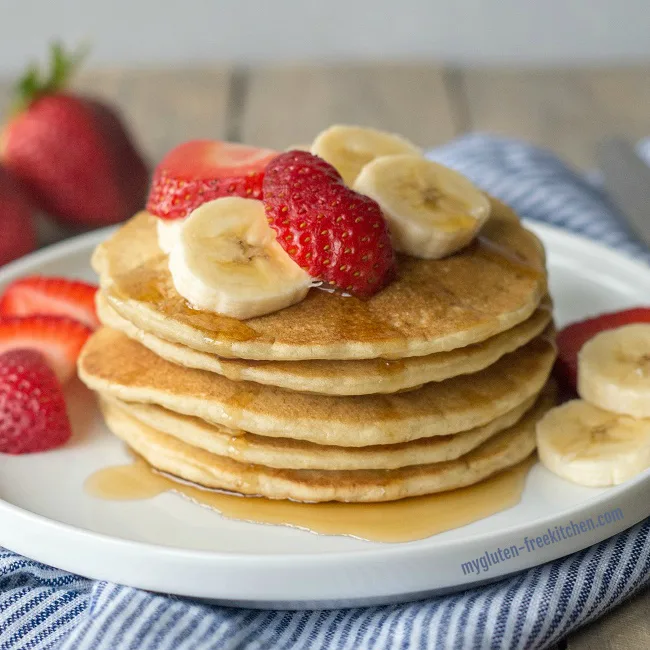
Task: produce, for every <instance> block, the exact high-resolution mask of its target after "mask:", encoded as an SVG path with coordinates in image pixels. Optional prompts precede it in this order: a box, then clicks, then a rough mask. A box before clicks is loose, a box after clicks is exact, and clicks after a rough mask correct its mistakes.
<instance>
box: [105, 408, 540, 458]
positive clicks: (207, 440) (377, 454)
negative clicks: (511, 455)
mask: <svg viewBox="0 0 650 650" xmlns="http://www.w3.org/2000/svg"><path fill="white" fill-rule="evenodd" d="M101 399H102V400H103V401H106V402H108V403H109V404H110V403H115V404H116V406H118V407H119V408H120V409H121V410H122V411H124V412H125V413H126V414H127V415H129V416H131V417H132V418H134V419H136V420H139V421H140V422H142V423H143V424H146V425H147V426H149V427H151V428H152V429H157V430H158V431H161V432H162V433H166V434H167V435H170V436H173V437H174V438H178V439H179V440H181V441H182V442H185V443H187V444H188V445H191V446H192V447H197V448H199V449H204V450H205V451H209V452H210V453H213V454H216V455H217V456H226V457H228V458H231V459H232V460H236V461H238V462H240V463H252V464H254V465H266V466H267V467H277V468H280V469H326V470H350V469H397V468H399V467H408V466H409V465H424V464H427V463H442V462H445V461H448V460H455V459H456V458H460V456H463V455H464V454H467V453H468V452H470V451H472V449H475V448H476V447H478V446H479V445H481V444H483V443H484V442H485V441H486V440H488V439H489V438H491V437H492V436H494V435H495V434H497V433H499V432H501V431H503V430H504V429H507V428H508V427H511V426H513V425H514V424H516V423H517V422H519V420H520V419H521V418H522V417H523V416H524V414H525V413H526V412H527V411H528V410H529V409H530V408H531V407H532V406H533V404H534V403H535V401H536V399H535V397H531V398H529V399H527V400H526V401H525V402H523V403H522V404H520V405H519V406H517V407H515V408H514V409H513V410H512V411H508V413H506V414H504V415H502V416H500V417H497V418H495V419H494V420H492V421H491V422H488V423H487V424H484V425H483V426H481V427H477V428H476V429H471V430H470V431H463V432H461V433H456V434H454V435H451V436H435V437H433V438H420V439H419V440H412V441H411V442H403V443H398V444H395V445H371V446H368V447H336V446H334V445H316V444H314V443H313V442H306V441H305V440H292V439H290V438H271V437H269V436H258V435H255V434H254V433H246V432H244V431H237V430H233V429H228V428H227V427H223V426H219V425H218V424H210V423H209V422H206V421H205V420H201V418H196V417H191V416H189V415H181V414H180V413H174V412H173V411H169V410H167V409H165V408H163V407H161V406H155V405H154V404H142V403H138V402H124V401H122V400H119V399H116V398H114V397H105V396H101Z"/></svg>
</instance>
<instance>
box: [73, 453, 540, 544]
mask: <svg viewBox="0 0 650 650" xmlns="http://www.w3.org/2000/svg"><path fill="white" fill-rule="evenodd" d="M534 462H535V457H534V456H531V457H530V458H528V459H527V460H525V461H523V462H522V463H520V464H519V465H516V466H515V467H513V468H510V469H508V470H505V471H503V472H500V473H499V474H497V475H495V476H493V477H491V478H489V479H487V480H485V481H482V482H481V483H478V484H476V485H472V486H470V487H466V488H462V489H459V490H453V491H451V492H443V493H441V494H431V495H427V496H422V497H413V498H409V499H402V500H400V501H390V502H387V503H338V502H327V503H298V502H295V501H288V500H272V499H265V498H263V497H244V496H240V495H236V494H232V493H226V492H221V491H217V490H207V489H204V488H202V487H199V486H196V485H192V484H189V483H185V482H181V481H178V480H175V479H174V478H172V477H171V476H168V475H163V474H161V473H159V472H157V471H156V470H154V469H153V468H152V467H151V466H150V465H148V464H147V463H146V462H145V461H144V460H143V459H141V458H139V457H136V458H135V459H134V461H133V462H132V463H130V464H128V465H119V466H115V467H107V468H104V469H102V470H99V471H98V472H96V473H95V474H93V475H91V476H90V477H89V478H88V480H87V481H86V484H85V486H84V489H85V490H86V492H87V493H88V494H90V495H92V496H94V497H97V498H100V499H105V500H112V501H132V500H141V499H150V498H152V497H155V496H158V495H160V494H163V493H166V492H175V493H177V494H180V495H182V496H184V497H185V498H187V499H189V500H190V501H193V502H195V503H197V504H199V505H202V506H206V507H208V508H211V509H213V510H216V511H218V512H219V513H221V514H222V515H223V516H225V517H229V518H231V519H239V520H243V521H248V522H253V523H259V524H276V525H283V526H291V527H294V528H300V529H304V530H309V531H311V532H314V533H320V534H323V535H347V536H352V537H357V538H360V539H365V540H369V541H374V542H409V541H414V540H417V539H424V538H426V537H430V536H431V535H436V534H437V533H441V532H444V531H446V530H451V529H453V528H459V527H461V526H465V525H467V524H470V523H472V522H473V521H477V520H479V519H484V518H485V517H489V516H490V515H493V514H496V513H497V512H500V511H502V510H506V509H508V508H511V507H513V506H514V505H516V504H517V503H518V502H519V500H520V498H521V493H522V492H523V489H524V484H525V480H526V476H527V474H528V471H529V470H530V468H531V467H532V465H533V464H534Z"/></svg>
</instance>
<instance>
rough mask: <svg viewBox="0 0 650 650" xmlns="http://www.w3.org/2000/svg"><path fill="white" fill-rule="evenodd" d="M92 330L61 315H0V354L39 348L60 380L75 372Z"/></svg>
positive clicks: (62, 380)
mask: <svg viewBox="0 0 650 650" xmlns="http://www.w3.org/2000/svg"><path fill="white" fill-rule="evenodd" d="M91 334H92V330H91V329H90V328H89V327H87V326H86V325H84V324H83V323H80V322H79V321H76V320H73V319H71V318H66V317H65V316H27V317H25V318H3V319H0V354H3V353H5V352H8V351H10V350H17V349H23V348H27V349H30V350H36V351H38V352H40V353H41V354H42V355H43V356H44V357H45V360H46V361H47V363H48V364H49V365H50V367H51V368H52V369H53V370H54V372H55V373H56V375H57V377H58V378H59V380H60V381H61V382H62V383H63V382H65V381H67V380H68V379H70V377H72V375H74V373H75V369H76V364H77V357H78V356H79V353H80V352H81V348H82V347H83V345H84V343H85V342H86V340H87V339H88V337H89V336H90V335H91Z"/></svg>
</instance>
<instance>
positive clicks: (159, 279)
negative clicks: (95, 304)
mask: <svg viewBox="0 0 650 650" xmlns="http://www.w3.org/2000/svg"><path fill="white" fill-rule="evenodd" d="M166 260H167V258H166V257H163V256H161V259H160V260H158V261H157V263H155V264H152V267H153V268H151V267H147V266H139V267H137V268H135V269H131V270H130V271H129V273H127V274H125V275H121V276H118V277H117V278H116V280H115V288H114V291H115V292H116V294H117V295H118V296H119V297H120V298H122V299H126V300H136V301H138V302H144V303H148V304H153V305H156V308H157V310H158V311H160V312H161V313H162V314H163V315H165V316H168V317H169V318H175V319H176V320H178V321H179V322H181V323H184V324H186V325H189V326H190V327H193V328H195V329H197V330H200V331H201V332H203V333H204V334H206V335H207V336H209V337H214V338H218V339H220V340H227V341H234V342H243V341H250V340H253V339H255V338H257V337H258V336H259V334H258V333H257V332H256V331H255V330H254V329H253V328H252V327H249V326H248V325H246V324H245V323H244V322H243V321H240V320H237V319H236V318H229V317H227V316H220V315H218V314H213V313H210V312H204V311H199V310H197V309H193V308H192V307H191V305H189V303H188V302H187V301H186V300H185V299H184V298H183V297H182V296H181V295H180V294H179V293H178V292H177V291H176V289H175V288H174V287H173V285H172V280H171V275H170V274H169V272H168V271H167V269H166V267H165V264H166Z"/></svg>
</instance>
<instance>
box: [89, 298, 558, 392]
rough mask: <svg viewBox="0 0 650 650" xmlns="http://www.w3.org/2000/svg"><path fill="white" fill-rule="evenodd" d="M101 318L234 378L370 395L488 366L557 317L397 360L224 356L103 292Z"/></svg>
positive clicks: (159, 349) (187, 362)
mask: <svg viewBox="0 0 650 650" xmlns="http://www.w3.org/2000/svg"><path fill="white" fill-rule="evenodd" d="M97 313H98V315H99V318H100V320H101V322H102V323H103V324H104V325H105V326H107V327H111V328H113V329H116V330H119V331H120V332H123V333H124V334H126V335H127V336H128V337H129V338H132V339H134V340H135V341H138V342H140V343H142V345H144V346H145V347H147V348H149V349H150V350H151V351H152V352H154V353H155V354H157V355H158V356H160V357H162V358H163V359H167V360H168V361H172V362H174V363H177V364H179V365H181V366H185V367H188V368H198V369H200V370H207V371H209V372H214V373H217V374H219V375H223V376H224V377H227V378H228V379H232V380H233V381H253V382H256V383H258V384H266V385H269V386H277V387H279V388H284V389H287V390H294V391H301V392H307V393H316V394H322V395H369V394H373V393H396V392H398V391H402V390H406V389H410V388H413V387H416V386H420V385H422V384H427V383H429V382H432V381H443V380H445V379H449V378H451V377H456V376H458V375H462V374H469V373H472V372H477V371H478V370H483V368H487V367H488V366H489V365H491V364H493V363H494V362H496V361H498V359H500V358H501V357H502V356H503V355H504V354H508V353H510V352H513V351H514V350H517V349H518V348H520V347H521V346H523V345H525V344H527V343H529V342H530V341H531V340H532V339H533V338H535V337H536V336H538V335H539V334H541V333H542V332H543V331H544V329H545V328H546V327H547V325H548V324H549V322H550V321H551V304H550V300H546V301H545V302H544V303H543V305H542V306H541V307H540V308H539V309H538V310H537V311H535V313H534V314H533V315H532V316H531V317H530V318H529V319H528V320H525V321H524V322H523V323H520V324H519V325H515V327H514V328H512V329H511V330H507V331H505V332H501V334H497V335H496V336H493V337H492V338H489V339H487V340H486V341H483V342H481V343H475V344H474V345H470V346H469V347H466V348H460V349H457V350H451V351H449V352H438V353H436V354H429V355H427V356H424V357H407V358H405V359H400V360H396V361H387V360H385V359H358V360H349V361H327V360H319V359H315V360H311V361H246V360H242V359H223V358H221V357H218V356H216V355H214V354H208V353H207V352H200V351H196V350H192V349H191V348H188V347H187V346H185V345H180V344H179V343H171V342H169V341H165V340H164V339H161V338H159V337H157V336H156V335H155V334H151V333H149V332H146V331H144V330H141V329H139V328H137V327H136V326H135V325H133V324H132V323H130V322H129V321H127V320H126V319H124V318H122V316H120V315H119V314H118V313H117V312H116V311H115V310H114V309H113V308H112V307H111V306H110V305H109V304H108V303H107V301H106V299H105V298H104V296H103V295H102V293H101V292H99V293H98V294H97Z"/></svg>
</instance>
